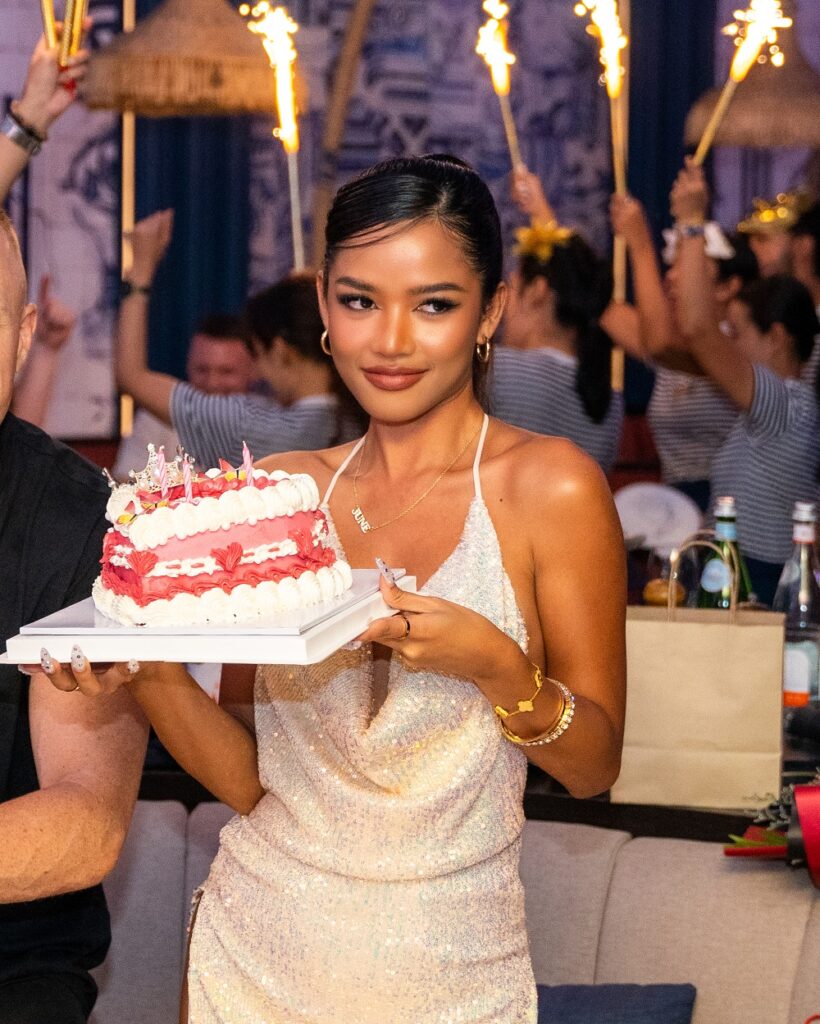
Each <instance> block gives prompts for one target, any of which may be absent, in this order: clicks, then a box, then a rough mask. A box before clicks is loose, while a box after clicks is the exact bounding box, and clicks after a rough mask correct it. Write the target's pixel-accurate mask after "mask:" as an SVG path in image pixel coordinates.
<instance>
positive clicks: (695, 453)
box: [646, 367, 738, 493]
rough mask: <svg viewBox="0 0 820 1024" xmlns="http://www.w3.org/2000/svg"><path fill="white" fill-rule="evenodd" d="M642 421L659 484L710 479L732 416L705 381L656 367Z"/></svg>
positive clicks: (720, 396) (733, 419)
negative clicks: (651, 446) (652, 449)
mask: <svg viewBox="0 0 820 1024" xmlns="http://www.w3.org/2000/svg"><path fill="white" fill-rule="evenodd" d="M646 417H647V420H648V421H649V426H650V427H651V429H652V436H653V438H654V441H655V447H656V448H657V451H658V458H659V459H660V463H661V480H662V481H663V482H664V483H665V484H676V483H682V482H683V481H693V480H708V479H709V478H710V476H711V473H712V462H713V461H714V458H715V455H716V454H717V452H718V451H719V450H720V448H721V447H722V445H723V444H724V442H725V441H726V438H727V437H728V436H729V433H730V431H731V430H732V428H733V427H734V425H735V423H736V421H737V417H738V412H737V408H736V406H734V405H733V404H732V403H731V402H730V401H729V399H728V398H727V397H726V396H725V395H724V394H723V392H722V391H721V390H720V389H719V388H718V387H717V385H716V384H713V383H712V381H711V380H709V379H708V378H706V377H697V376H695V375H694V374H691V373H679V372H678V371H676V370H667V369H665V368H664V367H656V368H655V387H654V388H653V390H652V399H651V401H650V403H649V408H648V409H647V412H646ZM721 493H723V492H721ZM726 493H731V492H726Z"/></svg>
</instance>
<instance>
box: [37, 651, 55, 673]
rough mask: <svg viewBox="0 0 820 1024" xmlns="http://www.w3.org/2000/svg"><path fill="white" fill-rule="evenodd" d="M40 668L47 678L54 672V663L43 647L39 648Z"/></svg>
mask: <svg viewBox="0 0 820 1024" xmlns="http://www.w3.org/2000/svg"><path fill="white" fill-rule="evenodd" d="M40 668H41V669H42V670H43V671H44V672H45V674H46V675H47V676H50V675H51V673H52V672H53V671H54V661H53V660H52V657H51V655H50V654H49V653H48V651H47V650H46V649H45V647H41V648H40Z"/></svg>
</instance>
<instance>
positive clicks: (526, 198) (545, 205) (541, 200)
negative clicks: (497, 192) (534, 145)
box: [510, 164, 557, 224]
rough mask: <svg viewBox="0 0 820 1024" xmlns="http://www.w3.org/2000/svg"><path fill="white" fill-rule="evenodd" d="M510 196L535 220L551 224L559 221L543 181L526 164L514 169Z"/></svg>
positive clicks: (520, 208) (522, 210)
mask: <svg viewBox="0 0 820 1024" xmlns="http://www.w3.org/2000/svg"><path fill="white" fill-rule="evenodd" d="M510 195H511V196H512V201H513V202H514V203H515V205H516V206H517V207H518V209H519V210H521V212H522V213H525V214H526V215H527V216H528V217H530V218H532V219H533V220H540V221H543V222H544V223H545V224H549V223H550V222H551V221H554V220H556V219H557V218H556V216H555V211H554V210H553V208H552V207H551V206H550V204H549V201H548V200H547V197H546V196H545V195H544V188H543V186H542V184H541V179H540V178H539V177H538V175H537V174H533V173H532V171H530V170H529V169H528V168H527V167H525V166H524V164H518V165H517V166H516V167H514V168H513V172H512V176H511V183H510Z"/></svg>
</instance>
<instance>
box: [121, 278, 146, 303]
mask: <svg viewBox="0 0 820 1024" xmlns="http://www.w3.org/2000/svg"><path fill="white" fill-rule="evenodd" d="M150 294H151V285H150V284H134V282H133V281H128V280H125V281H121V282H120V298H121V299H127V298H128V296H129V295H150Z"/></svg>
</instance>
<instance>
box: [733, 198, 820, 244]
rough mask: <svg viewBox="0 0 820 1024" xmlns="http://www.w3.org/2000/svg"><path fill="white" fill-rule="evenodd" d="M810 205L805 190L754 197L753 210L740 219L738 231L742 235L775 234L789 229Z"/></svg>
mask: <svg viewBox="0 0 820 1024" xmlns="http://www.w3.org/2000/svg"><path fill="white" fill-rule="evenodd" d="M809 206H811V199H810V198H809V196H807V195H806V193H805V192H781V193H780V194H779V195H778V197H777V199H774V200H772V201H771V202H769V200H768V199H755V201H754V203H753V207H754V208H753V210H752V212H751V213H750V214H749V216H748V217H747V218H746V219H745V220H742V221H741V222H740V223H739V224H738V226H737V229H738V231H740V232H742V233H743V234H744V235H775V234H779V233H780V232H783V231H789V230H791V228H793V227H794V225H795V224H796V223H797V221H798V220H799V219H800V217H801V216H802V214H804V213H805V212H806V210H807V209H808V208H809Z"/></svg>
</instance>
